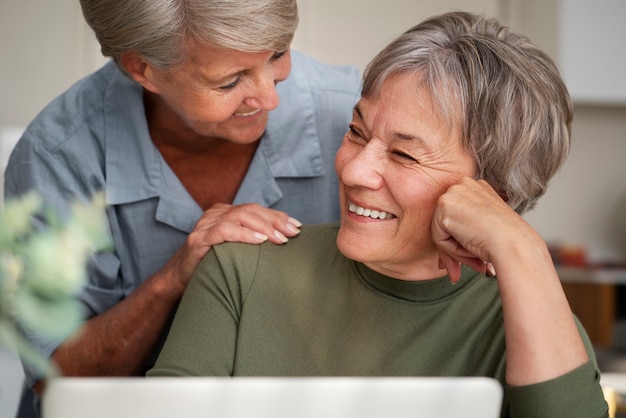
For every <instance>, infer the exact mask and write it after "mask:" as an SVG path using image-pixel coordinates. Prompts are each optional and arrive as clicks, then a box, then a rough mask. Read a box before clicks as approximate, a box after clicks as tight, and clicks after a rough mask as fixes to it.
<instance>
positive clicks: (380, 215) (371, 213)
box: [348, 202, 395, 219]
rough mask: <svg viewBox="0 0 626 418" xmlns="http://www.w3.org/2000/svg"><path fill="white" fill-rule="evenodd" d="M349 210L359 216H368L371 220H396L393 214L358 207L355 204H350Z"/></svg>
mask: <svg viewBox="0 0 626 418" xmlns="http://www.w3.org/2000/svg"><path fill="white" fill-rule="evenodd" d="M348 210H349V211H350V212H353V213H356V214H357V215H359V216H367V217H369V218H373V219H391V218H395V216H394V215H392V214H391V213H387V212H384V211H382V210H380V211H379V210H376V209H366V208H363V207H361V206H357V205H355V204H354V203H352V202H350V204H349V205H348Z"/></svg>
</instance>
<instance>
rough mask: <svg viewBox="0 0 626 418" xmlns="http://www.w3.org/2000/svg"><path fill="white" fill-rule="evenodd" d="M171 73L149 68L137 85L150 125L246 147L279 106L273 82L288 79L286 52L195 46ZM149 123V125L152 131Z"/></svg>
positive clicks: (177, 134) (254, 139) (260, 133)
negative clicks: (147, 96) (145, 97)
mask: <svg viewBox="0 0 626 418" xmlns="http://www.w3.org/2000/svg"><path fill="white" fill-rule="evenodd" d="M191 50H192V51H193V54H191V56H190V58H189V60H188V61H187V62H185V63H184V64H181V65H179V66H178V67H175V68H174V69H172V70H168V71H161V70H158V69H156V68H154V67H152V66H150V65H149V64H148V67H147V70H146V80H145V81H144V82H142V85H143V86H144V87H145V88H146V89H147V90H149V91H150V92H152V93H153V95H152V96H153V100H155V101H156V103H155V105H154V110H155V113H154V114H153V115H150V116H149V123H151V122H152V123H154V124H158V126H159V128H158V130H161V131H162V130H165V131H167V132H168V133H170V132H171V133H172V134H173V136H174V137H178V136H180V135H181V134H188V135H190V136H198V135H199V136H203V137H207V138H219V139H225V140H228V141H231V142H234V143H239V144H246V143H250V142H254V141H256V140H257V139H259V138H260V137H261V135H262V134H263V132H264V131H265V127H266V125H267V118H268V112H269V111H270V110H272V109H275V108H276V107H277V106H278V102H279V98H278V94H277V92H276V84H277V83H278V82H280V81H283V80H285V79H286V78H287V76H288V75H289V72H290V69H291V56H290V51H289V50H287V51H281V52H274V51H265V52H258V53H249V52H242V51H236V50H233V49H224V48H213V47H210V46H199V45H195V47H194V48H191ZM152 127H154V125H152V124H151V128H152Z"/></svg>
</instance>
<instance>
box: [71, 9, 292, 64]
mask: <svg viewBox="0 0 626 418" xmlns="http://www.w3.org/2000/svg"><path fill="white" fill-rule="evenodd" d="M80 3H81V7H82V10H83V15H84V16H85V20H86V21H87V23H88V24H89V26H90V27H91V28H92V29H93V31H94V32H95V34H96V38H97V39H98V42H99V43H100V46H101V50H102V54H103V55H104V56H107V57H112V58H113V59H114V60H115V61H116V62H118V64H119V57H120V55H121V54H122V53H123V52H126V51H137V52H138V53H139V54H141V55H142V56H143V57H144V58H145V59H146V60H147V61H149V62H150V63H151V64H153V65H155V66H156V67H158V68H160V69H163V70H167V69H170V68H172V67H173V66H175V65H178V64H181V63H183V62H185V58H186V54H187V49H186V48H187V47H188V46H189V45H190V43H191V42H199V43H200V44H208V45H212V46H215V47H223V48H229V49H236V50H239V51H244V52H261V51H283V50H286V49H287V48H288V47H289V45H290V44H291V41H292V40H293V35H294V33H295V30H296V27H297V25H298V6H297V4H296V0H80Z"/></svg>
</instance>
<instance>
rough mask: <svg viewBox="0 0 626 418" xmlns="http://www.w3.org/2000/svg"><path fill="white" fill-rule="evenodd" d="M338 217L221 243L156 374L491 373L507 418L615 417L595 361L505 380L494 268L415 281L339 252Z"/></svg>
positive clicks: (184, 305) (184, 306) (196, 282)
mask: <svg viewBox="0 0 626 418" xmlns="http://www.w3.org/2000/svg"><path fill="white" fill-rule="evenodd" d="M337 231H338V225H336V224H333V225H320V226H312V227H305V228H303V230H302V232H301V234H300V235H299V236H298V237H297V238H293V239H291V240H290V241H289V243H287V244H285V245H281V246H277V245H274V244H270V243H266V244H263V245H246V244H231V243H228V244H222V245H218V246H215V247H214V249H213V251H211V252H210V253H209V254H208V255H207V256H206V258H205V260H204V261H203V262H202V263H201V265H200V266H199V268H198V270H197V272H196V274H195V276H194V277H193V279H192V280H191V282H190V284H189V287H188V289H187V291H186V293H185V295H184V297H183V300H182V302H181V304H180V307H179V309H178V312H177V313H176V317H175V319H174V322H173V325H172V328H171V331H170V334H169V336H168V339H167V342H166V344H165V346H164V348H163V350H162V352H161V355H160V357H159V359H158V361H157V363H156V365H155V366H154V368H153V369H152V370H151V371H150V372H149V373H148V376H490V377H495V378H496V379H498V380H499V381H500V382H502V383H503V386H504V389H505V399H504V404H503V416H511V417H526V416H528V417H531V416H532V417H568V418H575V417H581V418H593V417H602V416H606V410H607V406H606V403H605V402H604V399H603V396H602V390H601V387H600V384H599V371H598V370H597V367H596V365H595V356H594V353H593V349H592V347H591V344H590V342H589V339H588V337H587V335H586V333H585V332H584V330H583V329H582V327H580V324H579V328H580V332H581V335H582V336H583V339H584V341H585V344H586V346H587V350H588V352H589V356H590V358H592V359H594V360H593V362H589V363H587V364H585V365H583V366H581V367H579V368H577V369H575V370H573V371H572V372H570V373H568V374H566V375H564V376H562V377H560V378H558V379H554V380H552V381H548V382H544V383H540V384H536V385H530V386H523V387H508V386H506V385H505V384H504V375H505V357H506V356H505V355H506V349H505V342H504V329H503V323H502V310H501V302H500V297H499V293H498V286H497V282H496V280H495V279H493V278H489V277H486V276H484V275H481V274H478V273H476V272H475V271H473V270H470V269H464V271H463V275H462V278H461V280H460V281H459V282H458V283H457V284H455V285H452V284H451V283H450V281H449V280H448V278H447V277H442V278H438V279H434V280H430V281H418V282H409V281H401V280H397V279H393V278H390V277H387V276H384V275H381V274H378V273H376V272H374V271H372V270H370V269H369V268H367V267H366V266H364V265H363V264H360V263H357V262H354V261H352V260H349V259H347V258H345V257H344V256H343V255H341V253H339V251H338V250H337V247H336V244H335V239H336V235H337Z"/></svg>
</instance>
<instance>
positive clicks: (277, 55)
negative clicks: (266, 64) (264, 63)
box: [272, 50, 287, 61]
mask: <svg viewBox="0 0 626 418" xmlns="http://www.w3.org/2000/svg"><path fill="white" fill-rule="evenodd" d="M286 53H287V50H284V51H279V52H275V53H274V55H272V60H273V61H278V60H279V59H281V58H282V57H284V56H285V54H286Z"/></svg>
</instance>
